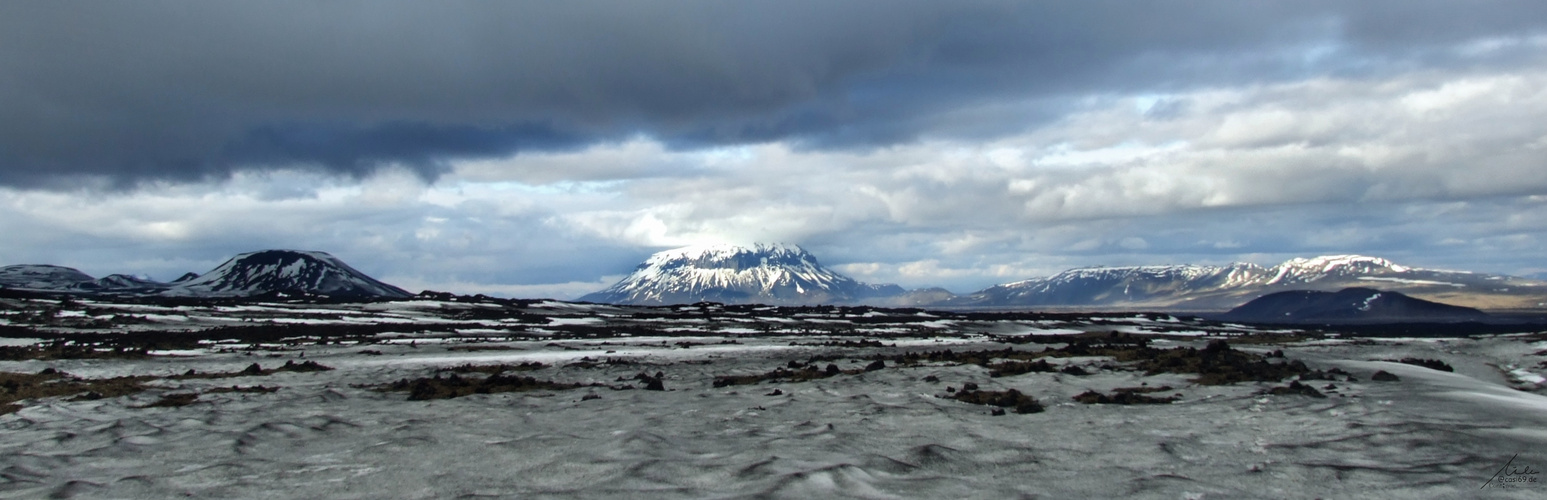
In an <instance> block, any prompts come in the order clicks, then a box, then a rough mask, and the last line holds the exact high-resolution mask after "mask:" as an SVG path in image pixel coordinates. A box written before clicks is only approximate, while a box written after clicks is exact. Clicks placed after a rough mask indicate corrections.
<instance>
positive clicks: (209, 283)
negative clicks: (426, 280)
mask: <svg viewBox="0 0 1547 500" xmlns="http://www.w3.org/2000/svg"><path fill="white" fill-rule="evenodd" d="M271 293H298V294H307V295H326V296H328V297H331V298H373V297H383V298H405V297H410V296H412V294H410V293H408V292H407V291H405V290H403V289H401V288H398V287H395V286H392V285H388V284H386V283H382V282H380V281H377V280H376V279H375V278H372V277H370V276H366V275H365V273H362V272H360V271H357V270H355V269H354V268H352V267H349V265H348V264H345V263H344V261H341V260H338V258H336V257H334V256H332V255H328V254H327V253H326V252H309V251H297V250H263V251H259V252H251V253H244V254H241V255H237V256H236V257H232V258H231V260H228V261H226V262H225V263H224V264H221V265H219V266H217V267H215V269H213V270H211V271H210V272H207V273H204V274H202V275H200V276H199V277H197V278H193V279H189V280H186V281H180V282H177V283H176V284H174V285H172V287H171V288H170V289H168V290H167V291H165V292H163V293H162V295H168V296H181V297H251V296H255V295H264V294H271Z"/></svg>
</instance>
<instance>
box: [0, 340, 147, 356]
mask: <svg viewBox="0 0 1547 500" xmlns="http://www.w3.org/2000/svg"><path fill="white" fill-rule="evenodd" d="M149 356H150V354H149V353H147V352H146V350H145V349H144V348H138V349H136V348H129V349H125V348H123V347H114V348H110V349H97V348H95V347H91V346H89V345H80V344H66V343H65V342H53V343H50V344H47V345H41V346H4V347H0V360H5V361H21V360H28V359H41V360H52V359H142V358H146V357H149Z"/></svg>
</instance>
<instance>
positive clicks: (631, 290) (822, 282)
mask: <svg viewBox="0 0 1547 500" xmlns="http://www.w3.org/2000/svg"><path fill="white" fill-rule="evenodd" d="M903 293H904V291H903V289H902V288H901V287H898V286H897V285H870V284H866V283H861V282H858V281H855V280H854V279H853V278H850V277H848V276H844V275H842V274H838V273H836V272H833V271H832V270H829V269H827V268H825V267H822V265H821V264H820V263H818V262H817V260H816V257H815V256H813V255H811V253H809V252H807V251H806V250H805V249H802V248H800V247H798V246H794V245H780V244H774V245H766V244H758V245H754V246H751V247H744V246H737V245H701V246H692V247H685V248H678V249H674V250H667V251H664V252H659V253H656V254H655V255H652V256H650V258H649V259H648V260H646V261H645V262H644V263H643V264H640V265H639V267H638V268H636V269H635V270H634V272H633V274H630V275H629V276H628V277H626V278H624V279H623V280H622V281H619V282H618V283H617V284H616V285H613V286H612V287H609V288H607V289H606V290H602V291H599V292H596V293H592V294H589V295H586V296H584V297H581V298H580V300H581V301H583V302H600V303H608V304H634V305H663V304H690V303H694V302H705V301H707V302H722V303H727V304H773V305H807V304H847V303H855V302H859V301H864V300H867V299H877V300H879V299H883V298H885V297H892V296H897V295H901V294H903Z"/></svg>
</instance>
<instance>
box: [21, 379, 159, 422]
mask: <svg viewBox="0 0 1547 500" xmlns="http://www.w3.org/2000/svg"><path fill="white" fill-rule="evenodd" d="M151 378H152V377H144V376H139V377H114V378H108V379H82V378H77V377H74V376H72V375H70V374H67V373H64V372H60V371H56V370H54V369H52V368H49V369H46V370H43V371H42V372H41V373H36V374H31V373H10V372H0V414H5V413H12V412H15V411H18V410H21V408H22V406H21V405H19V404H16V403H17V402H18V401H23V400H29V399H41V398H48V397H55V396H69V395H72V394H81V396H80V397H79V398H77V399H81V400H92V399H102V398H112V397H118V396H123V395H127V394H134V393H137V392H140V391H142V390H145V386H144V385H143V384H144V382H145V381H147V380H150V379H151Z"/></svg>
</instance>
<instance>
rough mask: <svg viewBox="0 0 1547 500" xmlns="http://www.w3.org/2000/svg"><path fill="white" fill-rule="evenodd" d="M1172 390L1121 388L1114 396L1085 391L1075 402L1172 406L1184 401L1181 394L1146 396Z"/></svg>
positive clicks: (1168, 388)
mask: <svg viewBox="0 0 1547 500" xmlns="http://www.w3.org/2000/svg"><path fill="white" fill-rule="evenodd" d="M1169 390H1172V388H1171V386H1169V385H1163V386H1159V387H1148V386H1145V387H1119V388H1116V389H1112V394H1111V395H1107V394H1102V393H1099V392H1096V391H1085V392H1083V393H1080V394H1079V395H1077V396H1075V397H1074V400H1075V401H1079V402H1081V403H1085V404H1088V405H1090V404H1103V405H1158V404H1170V403H1173V402H1176V401H1178V400H1180V399H1182V395H1181V394H1177V395H1174V396H1171V397H1154V396H1146V395H1145V394H1148V393H1153V392H1164V391H1169Z"/></svg>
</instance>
